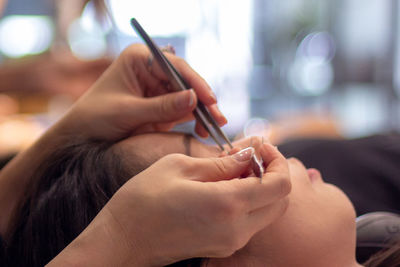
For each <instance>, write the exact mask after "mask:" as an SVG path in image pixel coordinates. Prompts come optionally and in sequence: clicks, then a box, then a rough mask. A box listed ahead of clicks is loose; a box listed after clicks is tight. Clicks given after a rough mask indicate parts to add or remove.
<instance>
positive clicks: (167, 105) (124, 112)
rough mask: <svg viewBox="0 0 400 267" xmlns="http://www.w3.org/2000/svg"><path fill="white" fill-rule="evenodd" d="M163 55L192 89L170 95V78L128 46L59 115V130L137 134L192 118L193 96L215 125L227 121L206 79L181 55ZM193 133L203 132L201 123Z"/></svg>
mask: <svg viewBox="0 0 400 267" xmlns="http://www.w3.org/2000/svg"><path fill="white" fill-rule="evenodd" d="M165 55H166V56H167V57H168V59H169V60H170V61H171V63H172V64H173V65H174V66H175V67H176V68H177V70H178V71H179V72H180V73H181V74H182V76H183V77H184V78H185V80H186V81H187V82H188V83H189V84H190V86H191V87H192V88H193V90H186V91H180V92H174V93H171V92H170V90H171V88H170V85H169V83H168V78H167V76H166V74H165V73H164V72H163V71H162V69H161V68H160V66H159V65H158V63H157V62H156V61H154V60H153V61H151V60H150V61H151V64H150V63H149V62H150V61H149V59H150V58H151V55H150V51H149V50H148V49H147V47H146V46H144V45H142V44H135V45H131V46H130V47H128V48H127V49H125V51H123V52H122V54H121V55H120V57H119V58H118V59H116V60H115V61H114V62H113V64H112V65H111V66H110V67H109V69H107V70H106V72H105V73H104V74H103V75H102V76H101V77H100V79H99V80H98V81H97V82H96V83H95V84H94V85H93V86H92V88H91V89H89V91H88V92H87V93H86V94H85V95H84V96H83V97H82V98H81V99H79V100H78V102H77V103H76V104H75V105H74V106H73V107H72V109H71V110H70V112H69V113H68V114H67V116H65V117H64V118H63V120H62V121H61V122H60V125H62V128H61V129H62V130H61V131H62V132H64V133H66V134H72V135H74V134H76V133H79V134H80V135H82V136H83V137H84V138H96V139H101V140H108V141H115V140H119V139H121V138H124V137H126V136H128V135H130V134H135V133H143V132H153V131H167V130H169V129H170V128H172V127H173V126H174V125H175V124H176V123H179V122H184V121H188V120H191V119H193V115H192V111H193V109H194V108H195V107H196V103H197V98H198V99H200V100H201V101H202V102H203V103H204V104H205V105H206V106H207V108H208V109H209V110H210V112H211V113H212V115H213V116H214V118H215V119H216V121H217V122H218V124H219V125H223V124H225V123H226V119H225V117H224V116H223V115H222V113H221V112H220V111H219V110H218V108H217V106H216V98H215V96H214V94H213V92H212V90H211V88H210V87H209V86H208V84H207V83H206V82H205V81H204V79H202V78H201V77H200V76H199V75H198V74H197V73H196V72H195V71H194V70H193V69H192V68H191V67H190V66H189V65H188V64H187V63H186V62H185V61H184V60H182V59H181V58H179V57H177V56H175V55H173V54H171V53H168V52H166V53H165ZM194 92H195V93H194ZM197 124H198V123H197ZM59 129H60V127H59ZM66 129H67V131H66ZM196 131H197V133H198V134H199V135H201V136H207V133H206V131H205V130H204V129H203V128H202V127H200V126H199V125H196Z"/></svg>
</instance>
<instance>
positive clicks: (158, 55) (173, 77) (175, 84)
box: [131, 18, 264, 178]
mask: <svg viewBox="0 0 400 267" xmlns="http://www.w3.org/2000/svg"><path fill="white" fill-rule="evenodd" d="M131 25H132V27H133V28H134V30H135V31H136V32H137V34H138V35H139V36H140V37H141V38H142V39H143V41H144V42H145V43H146V45H147V46H148V48H149V49H150V51H151V53H152V54H153V57H154V59H155V60H156V61H157V63H158V64H159V65H160V67H161V68H162V70H163V71H164V72H165V74H166V75H167V77H168V78H169V82H170V83H171V85H172V88H173V90H175V91H184V90H189V89H191V87H190V85H189V84H188V83H187V82H186V81H185V80H184V79H183V77H182V76H181V75H180V74H179V72H178V71H177V70H176V69H175V67H174V66H173V65H172V64H171V62H170V61H169V60H168V59H167V58H166V57H165V56H164V54H163V53H162V52H161V50H160V49H159V48H158V46H157V45H156V44H155V43H154V41H153V40H152V39H151V38H150V36H149V35H148V34H147V33H146V31H145V30H144V29H143V28H142V26H141V25H140V24H139V22H138V21H137V20H136V19H135V18H132V19H131ZM193 115H194V117H195V118H196V120H197V121H199V122H200V123H201V125H202V126H203V127H204V129H205V130H206V131H207V132H208V133H209V134H210V136H211V137H212V139H213V140H214V141H215V143H216V144H217V145H218V146H219V148H220V149H221V150H222V151H224V150H225V148H224V146H223V145H222V143H221V142H220V140H219V139H218V138H217V135H218V136H219V137H220V138H222V139H223V140H224V141H225V142H226V143H227V144H228V146H229V148H230V149H232V148H233V146H232V143H231V141H230V140H229V138H228V137H227V136H226V134H225V133H224V132H223V131H222V129H221V128H220V127H219V126H218V124H217V122H216V121H215V120H214V118H213V117H212V115H211V114H210V112H209V111H208V110H207V108H206V107H205V105H204V104H203V103H202V102H201V101H200V100H198V101H197V107H196V108H195V109H194V111H193ZM252 168H253V170H254V173H255V174H256V175H257V176H258V177H260V178H262V175H263V173H264V169H263V167H262V164H260V161H259V160H258V159H257V157H256V156H255V155H253V157H252Z"/></svg>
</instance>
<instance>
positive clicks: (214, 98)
mask: <svg viewBox="0 0 400 267" xmlns="http://www.w3.org/2000/svg"><path fill="white" fill-rule="evenodd" d="M210 96H211V98H212V99H213V100H214V102H215V103H217V96H216V95H215V94H214V92H213V91H211V93H210Z"/></svg>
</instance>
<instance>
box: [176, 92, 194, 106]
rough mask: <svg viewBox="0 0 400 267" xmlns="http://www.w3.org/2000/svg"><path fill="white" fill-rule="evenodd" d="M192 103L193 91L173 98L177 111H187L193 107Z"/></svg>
mask: <svg viewBox="0 0 400 267" xmlns="http://www.w3.org/2000/svg"><path fill="white" fill-rule="evenodd" d="M193 102H194V92H193V90H189V92H185V93H181V94H179V95H177V96H176V98H175V107H176V108H177V109H184V110H186V109H188V108H189V107H191V106H193Z"/></svg>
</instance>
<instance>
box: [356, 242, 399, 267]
mask: <svg viewBox="0 0 400 267" xmlns="http://www.w3.org/2000/svg"><path fill="white" fill-rule="evenodd" d="M363 266H365V267H395V266H400V242H399V243H396V244H394V245H392V246H391V247H390V248H388V249H383V250H381V251H380V252H378V253H376V254H374V255H372V256H371V258H369V259H368V260H367V261H366V262H365V263H363Z"/></svg>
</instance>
